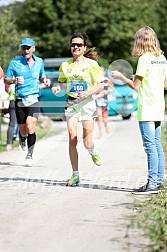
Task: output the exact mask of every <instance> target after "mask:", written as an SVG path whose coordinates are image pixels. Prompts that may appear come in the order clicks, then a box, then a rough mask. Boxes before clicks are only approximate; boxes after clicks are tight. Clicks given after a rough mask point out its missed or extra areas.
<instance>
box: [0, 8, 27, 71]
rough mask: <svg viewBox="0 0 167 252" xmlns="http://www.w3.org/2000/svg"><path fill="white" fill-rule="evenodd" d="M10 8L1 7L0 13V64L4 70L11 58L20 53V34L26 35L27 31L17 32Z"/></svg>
mask: <svg viewBox="0 0 167 252" xmlns="http://www.w3.org/2000/svg"><path fill="white" fill-rule="evenodd" d="M15 20H16V19H15V16H14V15H13V12H12V9H11V8H10V7H9V8H2V9H1V14H0V41H1V43H0V64H1V66H2V67H3V69H4V70H5V71H6V69H7V67H8V64H9V62H10V61H11V59H12V58H13V57H15V56H17V55H19V54H20V48H19V44H20V36H21V35H22V36H23V37H24V36H28V32H27V31H22V32H21V33H19V32H18V31H17V26H16V24H15Z"/></svg>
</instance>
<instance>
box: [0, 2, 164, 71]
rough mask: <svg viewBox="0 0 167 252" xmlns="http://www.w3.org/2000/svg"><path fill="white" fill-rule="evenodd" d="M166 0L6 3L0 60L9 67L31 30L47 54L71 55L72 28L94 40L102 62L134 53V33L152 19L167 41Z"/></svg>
mask: <svg viewBox="0 0 167 252" xmlns="http://www.w3.org/2000/svg"><path fill="white" fill-rule="evenodd" d="M166 7H167V3H166V1H165V0H152V1H151V0H126V1H124V0H83V1H79V0H68V1H66V0H59V1H58V0H41V1H38V0H26V1H24V2H16V4H12V5H10V6H9V8H2V11H1V15H0V27H1V28H0V29H1V30H0V39H1V48H0V57H1V58H0V60H1V65H2V66H3V67H5V68H6V65H7V63H9V59H11V58H13V57H14V56H15V55H17V54H18V53H20V52H19V46H18V45H19V43H20V41H21V39H22V38H23V37H26V36H29V37H32V38H33V39H34V40H35V41H36V45H37V46H36V54H38V55H39V56H41V57H42V58H46V57H51V58H52V57H69V56H71V52H70V47H69V40H70V36H71V34H72V33H74V32H76V31H83V32H85V33H87V35H88V37H89V43H88V45H89V47H92V46H95V47H97V50H98V52H99V55H100V60H99V62H100V64H102V65H104V66H105V67H108V65H109V64H110V63H111V62H112V61H114V60H116V59H120V58H121V59H124V60H128V61H129V62H130V63H131V64H132V66H133V67H134V69H135V66H136V59H133V58H132V57H131V50H132V46H133V37H134V34H135V32H136V31H137V30H138V29H139V28H141V27H142V26H145V25H149V26H151V27H152V28H153V29H154V30H155V31H156V32H157V35H158V37H159V38H160V42H161V44H162V49H163V50H164V51H165V50H167V49H166V48H167V45H166V43H167V42H166V41H167V39H166V36H167V35H166V26H167V22H166V19H167V17H166V12H165V10H166Z"/></svg>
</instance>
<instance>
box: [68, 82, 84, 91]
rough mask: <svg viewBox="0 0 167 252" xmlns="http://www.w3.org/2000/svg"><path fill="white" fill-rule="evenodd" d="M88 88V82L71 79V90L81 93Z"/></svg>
mask: <svg viewBox="0 0 167 252" xmlns="http://www.w3.org/2000/svg"><path fill="white" fill-rule="evenodd" d="M87 90H88V84H87V82H79V81H78V80H76V81H75V80H74V81H70V92H71V93H79V92H83V91H87Z"/></svg>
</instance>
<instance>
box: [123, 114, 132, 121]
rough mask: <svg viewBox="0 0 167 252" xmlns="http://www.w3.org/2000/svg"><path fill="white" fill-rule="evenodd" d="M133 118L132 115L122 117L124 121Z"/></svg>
mask: <svg viewBox="0 0 167 252" xmlns="http://www.w3.org/2000/svg"><path fill="white" fill-rule="evenodd" d="M131 116H132V115H131V114H130V115H126V116H122V119H123V120H128V119H130V118H131Z"/></svg>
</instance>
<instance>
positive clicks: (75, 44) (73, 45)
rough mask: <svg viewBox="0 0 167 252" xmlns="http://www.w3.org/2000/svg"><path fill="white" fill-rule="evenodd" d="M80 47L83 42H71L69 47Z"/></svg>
mask: <svg viewBox="0 0 167 252" xmlns="http://www.w3.org/2000/svg"><path fill="white" fill-rule="evenodd" d="M76 46H77V47H82V46H83V44H82V43H72V44H71V47H76Z"/></svg>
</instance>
